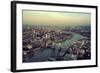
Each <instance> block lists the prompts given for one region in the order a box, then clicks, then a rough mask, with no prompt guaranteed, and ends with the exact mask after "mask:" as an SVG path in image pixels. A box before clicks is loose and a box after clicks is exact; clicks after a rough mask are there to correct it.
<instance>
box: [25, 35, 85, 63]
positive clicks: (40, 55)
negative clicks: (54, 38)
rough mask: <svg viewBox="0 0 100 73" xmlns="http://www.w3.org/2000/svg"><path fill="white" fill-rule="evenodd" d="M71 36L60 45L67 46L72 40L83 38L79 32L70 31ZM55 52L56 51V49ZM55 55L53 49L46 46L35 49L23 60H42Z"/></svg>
mask: <svg viewBox="0 0 100 73" xmlns="http://www.w3.org/2000/svg"><path fill="white" fill-rule="evenodd" d="M72 34H73V37H72V39H69V40H66V41H64V42H63V43H61V45H60V47H69V46H71V45H72V44H73V42H75V41H77V40H79V39H82V38H84V37H83V36H82V35H80V34H76V33H72ZM56 52H57V51H56ZM54 55H55V51H54V50H53V49H51V48H46V49H42V50H38V51H35V52H34V53H33V54H32V55H31V57H29V58H26V61H25V62H42V61H47V60H48V59H49V58H50V57H52V56H54Z"/></svg>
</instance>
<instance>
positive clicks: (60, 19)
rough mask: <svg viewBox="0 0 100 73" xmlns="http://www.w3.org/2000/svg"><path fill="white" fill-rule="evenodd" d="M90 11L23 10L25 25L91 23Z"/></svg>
mask: <svg viewBox="0 0 100 73" xmlns="http://www.w3.org/2000/svg"><path fill="white" fill-rule="evenodd" d="M90 22H91V14H90V13H78V12H77V13H76V12H50V11H28V10H23V24H24V25H47V26H48V25H50V26H52V25H55V26H62V25H64V26H65V25H89V24H91V23H90Z"/></svg>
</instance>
